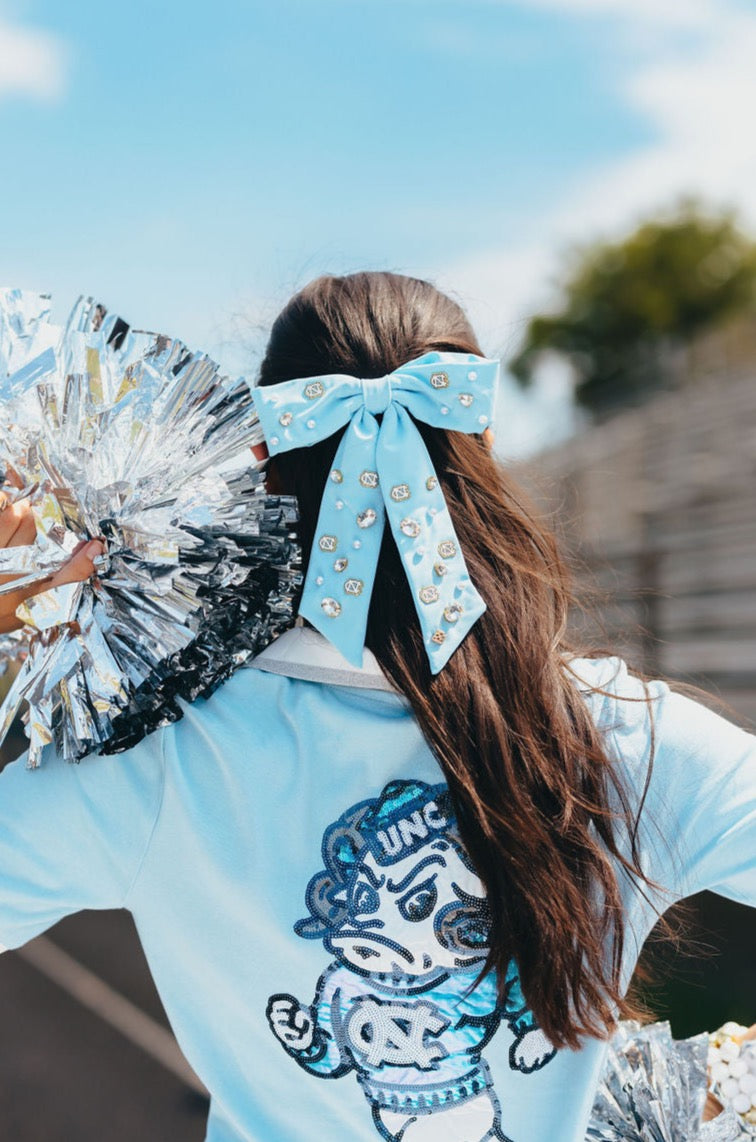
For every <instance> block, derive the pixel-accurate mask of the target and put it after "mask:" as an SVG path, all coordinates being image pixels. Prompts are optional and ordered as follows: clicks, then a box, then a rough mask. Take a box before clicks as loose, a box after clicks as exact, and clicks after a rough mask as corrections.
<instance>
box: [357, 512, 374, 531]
mask: <svg viewBox="0 0 756 1142" xmlns="http://www.w3.org/2000/svg"><path fill="white" fill-rule="evenodd" d="M377 518H378V517H377V515H376V514H375V512H374V511H373V509H372V508H365V510H364V511H363V512H360V514H359V515H358V516H357V526H358V527H372V526H373V524H374V523H375V521H376V519H377Z"/></svg>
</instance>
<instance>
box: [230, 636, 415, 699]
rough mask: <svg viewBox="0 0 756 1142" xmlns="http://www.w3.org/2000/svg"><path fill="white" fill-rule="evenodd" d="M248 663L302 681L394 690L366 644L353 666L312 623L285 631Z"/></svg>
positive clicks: (256, 667)
mask: <svg viewBox="0 0 756 1142" xmlns="http://www.w3.org/2000/svg"><path fill="white" fill-rule="evenodd" d="M249 666H250V667H253V668H254V669H257V670H265V671H267V672H268V673H269V674H285V675H287V677H289V678H300V679H302V680H303V681H305V682H324V683H328V684H330V685H332V686H354V687H357V688H359V689H363V690H390V691H392V692H395V691H394V687H393V686H392V685H391V683H390V682H389V680H388V678H386V676H385V674H384V673H383V671H382V670H381V668H380V666H379V665H378V660H377V659H376V657H375V655H374V654H373V652H372V651H370V650H368V649H367V647H365V650H364V652H363V659H362V666H352V664H351V663H350V662H347V660H346V658H344V656H343V655H342V654H341V652H340V651H338V650H337V649H336V647H335V646H333V645H332V644H331V643H330V642H329V641H328V640H327V639H325V638H324V637H323V635H322V634H319V633H318V631H316V630H313V628H312V627H306V626H301V625H297V626H294V627H291V629H290V630H287V631H284V633H283V634H282V635H280V636H279V637H278V638H277V639H276V640H275V642H272V643H271V644H270V646H268V647H266V649H265V650H264V651H263V652H262V653H261V654H258V655H257V657H256V658H253V659H252V661H251V662H250V663H249Z"/></svg>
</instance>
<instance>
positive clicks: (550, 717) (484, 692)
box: [260, 273, 643, 1046]
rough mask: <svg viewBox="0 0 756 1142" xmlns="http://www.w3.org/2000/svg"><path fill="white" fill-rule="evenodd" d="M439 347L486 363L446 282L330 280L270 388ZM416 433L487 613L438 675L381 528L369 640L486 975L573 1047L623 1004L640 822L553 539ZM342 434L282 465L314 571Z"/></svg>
mask: <svg viewBox="0 0 756 1142" xmlns="http://www.w3.org/2000/svg"><path fill="white" fill-rule="evenodd" d="M432 350H442V351H451V352H462V353H475V354H478V355H482V350H481V348H480V346H479V345H478V342H477V339H476V337H475V334H474V333H473V330H472V328H471V327H470V324H469V322H468V320H467V318H466V316H465V314H464V312H463V311H462V309H461V308H460V307H459V306H458V305H457V304H456V302H454V301H452V300H451V299H450V298H448V297H446V296H445V295H444V294H442V293H440V292H439V291H438V290H437V289H435V287H433V286H432V285H430V284H429V283H427V282H423V281H418V280H417V279H415V278H408V277H403V276H400V275H397V274H389V273H360V274H352V275H349V276H347V277H323V278H318V279H317V280H316V281H314V282H312V283H311V284H310V285H308V286H307V287H306V288H305V289H304V290H302V291H301V292H300V293H298V294H297V295H296V296H295V297H293V298H292V299H291V301H290V302H289V303H288V304H287V305H286V307H285V308H284V310H283V312H282V313H281V314H280V316H279V317H278V318H277V320H276V322H275V323H274V325H273V329H272V331H271V336H270V341H269V344H268V347H267V351H266V354H265V358H264V360H263V363H262V366H261V371H260V384H261V385H269V384H275V383H277V382H280V381H286V380H292V379H294V378H306V377H312V376H318V375H322V374H327V373H346V374H349V375H351V376H355V377H362V378H372V377H382V376H385V375H386V374H387V373H390V372H392V371H394V370H395V369H397V368H399V367H400V366H401V365H403V364H405V363H406V362H408V361H410V360H412V359H414V358H416V357H419V356H422V355H423V354H424V353H427V352H430V351H432ZM417 427H418V429H419V431H420V432H421V433H422V436H423V439H424V440H425V443H426V446H427V448H428V451H429V453H430V458H431V461H432V463H433V466H434V468H435V471H436V473H437V475H438V478H439V481H440V483H441V486H442V490H443V493H444V496H445V498H446V502H447V505H448V508H449V512H450V514H451V517H452V522H453V524H454V528H455V531H456V533H457V536H458V537H459V541H460V544H461V547H462V551H463V554H464V557H465V561H466V563H467V568H468V571H469V573H470V578H471V579H472V582H473V583H474V585H475V586H476V587H477V589H478V591H479V592H480V594H481V595H482V597H483V599H484V600H485V602H486V604H487V611H486V613H485V614H484V615H483V616H482V618H481V619H479V620H478V622H477V623H476V624H475V626H474V627H473V629H472V630H471V631H470V633H469V634H468V635H467V637H466V638H465V639H464V641H463V642H462V644H461V646H460V647H459V648H458V649H457V650H456V651H455V653H454V654H453V655H452V657H451V659H450V661H449V662H448V664H447V665H446V666H445V667H444V668H443V670H441V672H440V673H439V674H437V675H433V674H431V672H430V668H429V664H428V659H427V657H426V654H425V648H424V645H423V642H422V638H421V635H420V630H419V626H418V623H417V619H416V615H415V609H414V605H413V601H412V598H411V595H410V591H409V587H408V585H407V580H406V578H405V575H404V571H403V568H402V565H401V562H400V559H399V555H398V552H397V550H396V547H395V545H394V541H393V538H392V536H391V533H390V530H389V529H388V528H387V529H386V531H385V533H384V538H383V544H382V548H381V553H380V559H379V565H378V573H377V576H376V581H375V586H374V589H373V594H372V597H371V603H370V613H369V618H368V628H367V636H366V642H367V645H368V646H369V648H370V649H371V650H372V651H373V652H374V653H375V655H376V657H377V658H378V661H379V662H380V664H381V666H382V667H383V669H384V671H385V673H386V674H387V676H388V677H389V678H390V679H391V680H392V681H393V683H394V684H395V686H396V687H397V688H398V689H399V690H400V691H402V692H403V693H404V694H405V695H406V696H407V698H408V699H409V701H410V702H411V704H412V707H413V709H414V712H415V714H416V716H417V719H418V722H419V724H420V727H421V729H422V731H423V733H424V735H425V738H426V740H427V741H428V744H429V745H430V747H431V749H432V750H433V751H434V753H435V755H436V757H437V759H438V761H439V764H440V766H441V768H442V770H443V773H444V776H445V778H446V781H447V783H448V785H449V789H450V792H451V796H452V798H453V802H454V807H455V811H456V817H457V821H458V825H459V829H460V833H461V836H462V840H463V842H464V845H465V847H466V849H467V852H468V854H469V855H470V858H471V859H472V862H473V864H474V866H475V869H476V871H477V873H478V875H479V876H480V878H481V879H482V881H483V883H484V884H485V887H486V891H487V896H488V906H489V911H490V922H491V926H490V954H489V957H488V967H489V968H492V969H495V970H496V971H497V973H498V978H499V980H500V982H501V986H502V987H503V986H504V980H505V978H506V969H507V966H508V964H509V961H510V960H511V959H512V958H513V957H514V958H515V959H516V961H517V964H518V967H519V971H520V977H521V980H522V984H523V989H524V992H525V995H526V998H527V999H528V1002H529V1004H530V1006H531V1007H532V1009H533V1011H534V1012H535V1014H536V1017H537V1018H538V1020H539V1022H540V1024H541V1026H542V1027H543V1029H544V1031H545V1032H546V1033H547V1034H548V1035H549V1037H550V1038H551V1039H552V1041H553V1042H554V1043H555V1045H557V1046H559V1045H562V1044H568V1045H572V1046H574V1045H576V1044H577V1043H578V1041H579V1038H580V1036H581V1035H584V1034H601V1033H603V1032H604V1031H605V1029H606V1027H607V1026H609V1025H610V1024H611V1021H612V1017H613V1011H615V1010H616V1011H618V1012H619V1013H623V1012H627V1011H628V1010H629V1009H628V1008H627V1006H626V1004H625V1003H624V1001H623V1000H622V997H621V981H620V963H621V953H622V907H621V897H620V892H619V888H618V884H617V868H618V866H624V867H625V868H626V869H627V870H628V871H629V872H630V873H631V874H632V875H634V876H636V877H638V878H639V879H641V880H642V879H643V875H642V872H641V870H640V867H639V863H638V857H637V853H636V852H635V845H634V839H633V838H634V831H633V828H632V824H633V818H632V815H631V813H630V810H629V808H628V807H627V804H628V803H627V798H626V796H625V793H624V791H623V789H622V788H621V786H620V784H619V780H618V777H617V775H616V771H615V770H614V769H613V768H612V767H611V766H609V765H608V764H607V758H606V754H605V752H604V749H603V746H602V743H601V740H600V737H599V734H598V731H597V730H596V728H595V726H594V724H593V722H592V721H591V718H590V715H589V712H588V709H587V707H586V705H585V703H584V700H583V698H582V696H581V695H580V693H579V692H578V690H577V688H576V687H575V685H574V682H573V680H572V679H571V678H570V677H569V674H568V671H567V669H566V668H565V660H566V658H567V657H568V656H569V648H568V646H567V643H566V641H565V628H566V620H567V610H568V606H569V603H570V601H571V599H570V594H569V584H568V576H567V573H566V569H565V567H564V564H563V562H562V560H561V557H560V554H559V551H558V547H557V543H556V541H555V538H554V536H553V535H552V534H551V532H550V531H549V530H548V529H547V528H546V527H545V526H544V525H543V524H542V523H541V522H539V521H538V520H537V519H536V518H535V515H534V513H533V511H532V509H531V508H530V507H529V506H528V504H527V503H526V501H525V497H524V496H523V493H522V491H521V489H520V488H518V487H517V485H516V484H515V483H514V482H513V481H512V480H511V478H510V477H509V476H508V475H507V474H506V473H505V472H504V471H503V470H502V469H501V468H500V467H499V466H498V465H497V464H496V462H495V460H494V459H493V457H492V454H491V451H490V449H489V447H488V443H487V441H486V440H484V439H483V437H482V436H469V435H466V434H463V433H459V432H447V431H444V430H441V429H437V428H432V427H429V426H427V425H425V424H418V425H417ZM340 436H341V432H339V433H336V434H335V435H334V436H332V437H330V438H329V439H327V440H324V441H322V442H321V443H318V444H315V445H313V446H312V447H310V448H306V449H297V450H294V451H291V452H285V453H282V454H280V455H278V456H276V457H275V458H274V459H273V460H271V461H270V480H271V484H272V485H273V486H275V487H277V488H278V489H279V490H280V491H282V492H286V493H290V494H294V495H296V496H297V498H298V500H299V505H300V516H301V523H300V539H301V542H302V547H303V553H304V559H305V562H306V561H307V558H308V555H309V551H310V547H311V544H312V540H313V535H314V530H315V526H316V522H317V517H318V511H319V507H320V501H321V497H322V493H323V488H324V486H325V483H326V480H327V479H328V473H329V471H330V469H331V467H332V464H333V458H334V454H335V452H336V448H337V446H338V443H339V439H340ZM610 800H612V801H613V803H614V806H615V808H614V810H612V809H610ZM617 804H619V805H620V806H625V810H624V812H621V813H620V814H619V818H618V814H617V811H616V806H617ZM636 811H637V806H636ZM620 831H623V832H624V833H625V836H620V835H619V832H620ZM628 836H629V848H630V857H629V858H628V857H626V856H625V855H623V854H624V852H625V851H626V841H627V838H628ZM596 900H601V901H602V907H601V909H600V910H599V909H597V908H596V906H595V903H594V902H595V901H596ZM607 951H608V953H609V954H608V956H607Z"/></svg>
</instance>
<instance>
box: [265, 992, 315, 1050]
mask: <svg viewBox="0 0 756 1142" xmlns="http://www.w3.org/2000/svg"><path fill="white" fill-rule="evenodd" d="M266 1015H267V1016H268V1023H270V1029H271V1031H272V1032H273V1034H274V1035H275V1036H276V1038H277V1039H279V1040H280V1041H281V1042H282V1043H283V1045H284V1047H287V1048H288V1049H289V1050H290V1051H306V1050H307V1049H308V1048H309V1047H311V1046H312V1041H313V1039H314V1037H315V1023H314V1021H313V1018H312V1013H311V1012H310V1009H309V1007H302V1006H301V1004H300V1002H299V1000H298V999H295V998H294V996H293V995H274V996H272V997H271V999H270V1001H269V1003H268V1009H267V1011H266Z"/></svg>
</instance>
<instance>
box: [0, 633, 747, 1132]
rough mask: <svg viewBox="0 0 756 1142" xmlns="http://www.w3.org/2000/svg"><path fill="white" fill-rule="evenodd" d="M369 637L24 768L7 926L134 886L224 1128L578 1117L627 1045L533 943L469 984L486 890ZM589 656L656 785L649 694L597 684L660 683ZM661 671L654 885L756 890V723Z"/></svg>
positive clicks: (669, 889)
mask: <svg viewBox="0 0 756 1142" xmlns="http://www.w3.org/2000/svg"><path fill="white" fill-rule="evenodd" d="M366 660H367V664H366V666H365V667H363V669H362V670H361V671H355V670H354V669H353V668H352V667H350V666H349V665H348V664H347V663H346V662H345V661H344V660H343V659H341V658H340V656H339V655H338V653H337V652H336V651H334V650H333V648H331V647H330V646H329V645H328V643H326V642H325V640H324V639H322V638H321V637H320V636H319V635H317V634H316V633H315V632H313V631H311V630H308V629H305V628H295V629H294V630H292V631H290V632H288V633H287V634H285V635H284V636H282V638H281V639H279V640H278V641H277V642H276V643H275V644H274V645H273V646H271V647H270V648H269V649H268V650H267V651H266V652H265V653H264V654H263V655H261V656H260V657H259V658H258V659H257V660H256V662H255V664H254V668H250V669H244V670H241V671H239V672H238V673H237V674H236V675H235V676H234V677H233V678H232V679H230V680H229V681H228V682H227V683H226V684H225V685H224V686H223V687H221V688H220V690H218V691H217V692H216V693H215V694H214V695H213V696H212V697H211V698H210V699H209V700H208V701H207V702H200V703H197V704H196V705H194V706H186V707H185V716H184V718H183V720H182V721H180V722H179V723H177V724H176V725H173V726H170V727H169V728H167V729H165V730H162V731H159V732H157V733H155V734H153V735H152V736H151V737H149V738H147V739H146V740H145V741H143V742H142V743H141V744H140V745H138V746H137V747H136V748H134V749H133V750H130V751H129V752H127V753H124V754H121V755H119V756H116V757H110V758H95V759H88V760H85V761H83V762H82V763H81V764H80V765H78V766H69V765H66V764H65V763H64V762H62V761H61V760H60V759H58V758H57V757H55V756H54V755H53V753H52V751H48V752H47V754H46V756H45V757H44V761H43V765H42V767H41V768H40V769H39V770H38V771H27V770H26V769H25V768H24V763H23V761H19V762H16V763H14V764H13V765H11V766H9V767H7V768H6V770H5V771H4V772H3V773H2V775H1V776H0V870H1V871H0V940H2V942H3V943H4V944H5V945H6V946H7V947H9V948H13V947H18V946H19V945H21V944H23V943H24V942H25V941H26V940H29V939H31V938H32V937H33V936H36V935H38V934H39V933H41V932H43V931H45V929H47V928H48V927H50V925H52V924H54V923H55V922H56V921H57V920H59V919H60V918H61V917H63V916H65V915H68V914H69V913H72V912H75V911H77V910H79V909H82V908H118V907H125V908H128V909H129V910H130V911H131V912H132V913H133V915H134V919H135V921H136V925H137V928H138V930H139V934H140V936H141V939H142V943H143V946H144V950H145V953H146V955H147V959H148V961H149V964H150V967H151V969H152V972H153V975H154V978H155V982H156V984H157V987H158V990H159V992H160V995H161V997H162V1000H163V1003H164V1005H165V1009H166V1011H167V1012H168V1015H169V1018H170V1020H171V1023H172V1026H173V1029H174V1031H175V1033H176V1036H177V1038H178V1040H179V1043H180V1044H181V1046H182V1048H183V1050H184V1052H185V1054H186V1056H187V1058H188V1060H189V1061H190V1063H191V1064H192V1066H193V1067H194V1068H195V1070H196V1072H197V1074H198V1075H199V1076H200V1078H201V1079H202V1080H203V1082H204V1083H205V1084H206V1086H207V1087H208V1089H209V1090H210V1092H211V1095H212V1103H211V1112H210V1118H209V1122H208V1133H207V1140H208V1142H252V1140H254V1142H323V1140H325V1139H327V1140H329V1142H330V1140H336V1139H344V1140H345V1142H346V1140H348V1142H358V1140H359V1142H376V1140H378V1139H384V1140H385V1139H388V1140H390V1142H392V1140H393V1142H399V1140H400V1139H401V1140H402V1142H478V1140H480V1142H482V1140H483V1139H489V1138H498V1139H510V1140H512V1142H583V1138H584V1135H585V1127H586V1121H587V1118H588V1115H589V1112H590V1108H591V1105H592V1102H593V1097H594V1091H595V1087H596V1082H597V1079H598V1076H599V1073H600V1070H601V1066H602V1062H603V1057H604V1051H605V1048H604V1045H603V1044H601V1043H599V1042H596V1041H589V1042H587V1043H586V1045H585V1046H584V1047H583V1048H582V1049H581V1050H580V1051H569V1050H563V1051H559V1052H554V1051H553V1050H552V1048H551V1044H550V1043H549V1042H548V1041H547V1040H546V1038H545V1036H544V1035H543V1033H542V1032H541V1031H540V1029H539V1028H538V1026H537V1023H536V1021H535V1019H534V1017H533V1015H532V1013H531V1012H530V1011H529V1009H528V1007H527V1004H526V1002H525V999H524V997H523V994H522V990H521V987H520V981H519V978H518V973H517V970H516V967H515V965H514V964H512V965H511V966H510V969H509V972H508V973H507V979H506V987H505V995H504V999H503V1001H501V1002H497V998H496V989H495V987H494V983H493V980H492V979H491V978H487V979H485V980H484V981H483V982H482V983H481V984H480V985H479V986H478V987H477V988H476V989H474V990H472V991H471V990H470V987H471V984H472V983H473V982H474V980H475V979H476V977H477V975H478V973H479V970H480V966H481V964H482V962H483V959H484V958H485V948H486V925H485V902H484V899H483V890H482V887H481V884H480V881H479V880H478V878H477V877H476V875H475V873H474V871H473V870H472V868H471V866H470V863H469V860H468V859H467V857H466V854H465V853H464V850H463V848H462V846H461V843H460V840H459V836H458V832H457V829H456V823H455V820H454V814H453V811H452V807H451V805H450V802H449V798H448V793H447V790H446V787H445V785H444V782H443V779H442V776H441V773H440V770H439V767H438V765H437V763H436V761H435V760H434V758H433V756H432V755H431V753H430V751H429V749H428V747H427V746H426V744H425V742H424V741H423V738H422V736H421V734H420V732H419V729H418V727H417V724H416V722H415V720H414V718H413V716H412V714H411V711H410V710H409V707H408V705H407V703H406V702H405V700H404V699H403V698H402V697H400V696H399V695H397V694H396V693H394V692H393V691H391V689H390V687H389V686H388V683H387V682H386V681H385V679H384V678H383V676H382V675H381V674H380V672H379V670H378V668H377V666H376V664H375V661H374V659H372V656H370V655H369V654H367V653H366ZM572 668H573V670H575V671H576V673H577V674H578V675H579V676H580V678H582V679H584V680H585V687H583V685H582V684H580V689H581V690H582V691H583V692H584V693H585V700H586V701H587V702H588V704H589V707H590V710H591V712H592V715H593V717H594V719H595V721H596V722H597V724H598V725H599V726H600V727H601V728H602V729H603V730H604V731H605V733H606V741H607V746H608V748H609V750H610V751H611V752H612V754H613V755H614V756H615V757H616V758H617V762H618V764H619V765H620V766H621V767H622V768H623V770H624V772H625V777H626V780H627V783H628V785H629V787H630V789H632V790H636V791H638V793H640V791H641V790H642V788H643V785H644V782H645V779H646V770H647V759H648V750H649V738H650V735H649V717H648V710H647V707H646V705H645V704H644V703H642V702H623V701H619V700H617V698H616V697H611V696H609V697H605V696H602V695H598V694H590V693H588V692H587V691H588V688H589V686H590V685H596V684H600V685H602V686H604V687H606V688H608V689H609V690H610V692H611V694H612V695H617V696H622V695H628V696H631V697H639V696H641V694H642V689H641V686H640V684H639V683H638V682H637V681H636V680H635V679H633V678H632V677H630V675H629V674H628V673H627V670H626V668H625V665H624V663H623V662H622V661H621V660H620V659H618V658H605V659H597V660H588V659H577V660H574V661H573V663H572ZM575 684H576V685H578V683H577V682H576V683H575ZM651 692H652V694H653V697H654V700H653V708H654V721H655V736H656V752H655V764H654V768H653V774H652V777H651V781H650V786H649V789H648V796H647V800H646V805H645V808H644V811H643V817H642V826H643V827H642V829H641V842H642V847H643V852H644V859H645V862H646V870H647V872H648V874H649V876H650V877H651V878H652V879H653V880H654V881H656V882H657V883H658V884H659V885H660V886H661V888H662V890H663V891H662V892H661V893H660V894H659V895H658V896H657V897H656V899H655V901H654V903H655V905H656V906H657V907H659V908H665V907H667V906H668V905H669V904H671V903H672V902H673V901H675V900H678V899H679V898H681V897H684V896H687V895H690V894H692V893H695V892H698V891H700V890H701V889H712V890H713V891H715V892H718V893H721V894H722V895H724V896H728V897H731V898H732V899H734V900H738V901H741V902H744V903H749V904H751V905H755V906H756V738H754V736H752V735H750V734H748V733H746V732H744V731H743V730H741V729H738V728H736V727H735V726H734V725H732V724H731V723H730V722H728V721H726V720H725V719H723V718H721V717H719V716H718V715H716V714H714V713H712V712H711V711H709V710H708V709H706V708H705V707H704V706H702V705H699V704H698V703H696V702H693V701H691V700H690V699H688V698H685V697H682V696H680V695H678V694H674V693H672V692H670V690H669V688H668V687H667V686H666V685H665V684H664V683H662V682H654V683H652V685H651ZM543 891H544V892H548V891H549V885H548V884H544V886H543ZM626 904H627V930H628V939H627V945H626V955H625V964H624V971H625V976H626V978H627V979H629V977H630V975H631V973H632V970H633V967H634V964H635V960H636V958H637V954H638V951H639V949H640V946H641V945H642V943H643V940H644V939H645V937H646V935H647V934H648V932H649V930H650V928H651V927H652V925H653V923H654V921H655V914H654V909H653V907H652V906H651V904H649V903H648V902H647V901H645V900H644V899H643V897H642V896H641V895H640V893H638V892H637V891H634V890H633V889H632V888H631V887H630V886H627V888H626ZM745 1015H747V1013H744V1016H745Z"/></svg>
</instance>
